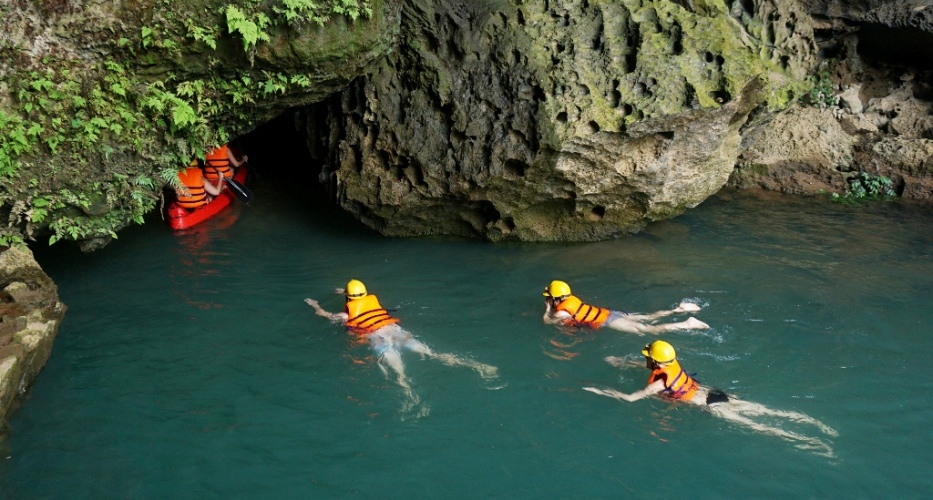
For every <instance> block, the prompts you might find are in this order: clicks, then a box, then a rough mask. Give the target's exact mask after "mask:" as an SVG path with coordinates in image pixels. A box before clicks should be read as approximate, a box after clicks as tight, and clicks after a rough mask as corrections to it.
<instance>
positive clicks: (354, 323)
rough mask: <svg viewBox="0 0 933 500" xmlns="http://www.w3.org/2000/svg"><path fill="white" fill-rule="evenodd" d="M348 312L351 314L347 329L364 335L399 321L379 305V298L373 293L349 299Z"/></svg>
mask: <svg viewBox="0 0 933 500" xmlns="http://www.w3.org/2000/svg"><path fill="white" fill-rule="evenodd" d="M346 313H347V315H348V316H349V318H348V319H347V329H348V330H352V331H353V332H354V333H359V334H362V335H365V334H367V333H372V332H374V331H376V330H378V329H380V328H382V327H384V326H388V325H391V324H393V323H398V321H399V320H398V318H393V317H392V316H389V313H388V311H386V310H385V309H383V308H382V306H381V305H379V299H377V298H376V296H375V295H372V294H370V295H366V296H364V297H361V298H359V299H353V300H349V301H347V306H346Z"/></svg>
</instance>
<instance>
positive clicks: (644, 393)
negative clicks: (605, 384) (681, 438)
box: [583, 380, 664, 403]
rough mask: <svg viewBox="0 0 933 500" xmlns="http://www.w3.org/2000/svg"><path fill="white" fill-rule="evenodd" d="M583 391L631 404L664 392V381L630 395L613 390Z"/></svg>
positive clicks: (658, 381) (588, 388)
mask: <svg viewBox="0 0 933 500" xmlns="http://www.w3.org/2000/svg"><path fill="white" fill-rule="evenodd" d="M583 390H584V391H590V392H592V393H595V394H599V395H601V396H609V397H610V398H616V399H621V400H625V401H628V402H630V403H631V402H634V401H638V400H639V399H644V398H647V397H648V396H654V395H655V394H658V393H660V392H661V391H663V390H664V381H663V380H657V381H655V382H652V383H651V384H650V385H648V387H645V388H644V389H642V390H640V391H635V392H633V393H631V394H626V393H624V392H619V391H617V390H615V389H597V388H595V387H584V388H583Z"/></svg>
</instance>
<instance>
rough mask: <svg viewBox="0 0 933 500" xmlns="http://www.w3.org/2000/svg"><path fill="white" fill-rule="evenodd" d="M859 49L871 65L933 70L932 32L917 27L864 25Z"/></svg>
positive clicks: (859, 36) (860, 53) (859, 37)
mask: <svg viewBox="0 0 933 500" xmlns="http://www.w3.org/2000/svg"><path fill="white" fill-rule="evenodd" d="M856 50H857V51H858V54H859V56H860V57H861V58H862V59H863V60H864V61H866V62H868V63H869V64H872V65H877V66H903V67H907V68H915V69H918V70H921V71H927V70H933V33H927V32H925V31H922V30H920V29H917V28H911V27H904V28H891V27H888V26H883V25H880V24H863V25H862V26H861V27H860V28H859V31H858V48H857V49H856Z"/></svg>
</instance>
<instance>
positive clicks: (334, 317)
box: [305, 299, 347, 323]
mask: <svg viewBox="0 0 933 500" xmlns="http://www.w3.org/2000/svg"><path fill="white" fill-rule="evenodd" d="M305 302H306V303H307V304H308V305H309V306H311V307H312V308H314V313H315V314H317V315H318V316H323V317H325V318H327V319H329V320H331V321H337V322H341V323H343V322H345V321H346V320H347V313H343V312H339V313H332V312H327V311H325V310H324V308H323V307H321V304H319V303H318V301H316V300H314V299H305Z"/></svg>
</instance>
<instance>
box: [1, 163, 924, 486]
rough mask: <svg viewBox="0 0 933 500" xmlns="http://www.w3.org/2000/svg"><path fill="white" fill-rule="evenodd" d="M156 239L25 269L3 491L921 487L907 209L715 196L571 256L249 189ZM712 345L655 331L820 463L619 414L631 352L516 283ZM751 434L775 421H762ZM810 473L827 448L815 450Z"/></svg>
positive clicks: (635, 344)
mask: <svg viewBox="0 0 933 500" xmlns="http://www.w3.org/2000/svg"><path fill="white" fill-rule="evenodd" d="M254 191H255V193H256V200H257V201H256V202H255V203H254V204H253V205H252V206H249V207H244V206H241V205H240V204H237V206H236V207H234V208H233V209H232V210H231V211H230V212H229V213H228V214H226V216H225V217H224V218H223V219H222V220H219V221H211V222H209V223H207V224H206V225H204V226H202V227H200V228H197V230H196V231H194V232H193V233H192V234H187V235H180V236H179V235H173V234H172V233H171V232H170V231H169V230H168V229H167V228H166V226H164V225H162V224H161V222H160V221H158V218H157V217H156V218H155V219H154V220H151V221H150V223H149V224H146V225H144V226H140V227H134V228H131V229H129V230H127V231H124V232H123V233H121V235H120V239H119V240H118V241H116V242H114V243H113V244H111V245H110V246H108V247H107V248H105V249H104V250H102V251H100V252H97V253H94V254H90V255H85V254H80V253H78V252H76V251H73V249H71V248H70V247H67V246H65V245H56V247H53V248H52V249H50V250H40V249H37V258H38V259H39V260H40V263H41V264H42V265H43V266H44V267H45V268H46V269H47V271H48V272H49V274H50V275H51V276H52V277H53V278H54V279H55V280H56V282H57V283H58V284H59V288H60V294H61V297H62V299H63V301H64V302H65V303H66V304H67V305H68V306H69V311H68V314H67V317H66V319H65V323H64V325H63V326H62V329H61V332H60V334H59V337H58V340H57V342H56V344H55V348H54V351H53V354H52V357H51V359H50V361H49V363H48V365H47V366H46V368H45V370H44V371H43V372H42V374H41V376H40V377H39V380H38V382H37V383H36V385H35V386H34V388H33V389H32V391H31V393H30V395H29V398H28V401H27V402H26V404H25V406H24V407H23V408H22V409H21V410H20V411H19V412H18V413H16V415H15V416H14V418H13V419H12V421H11V425H12V435H11V437H10V439H9V442H8V443H7V449H6V451H5V456H6V459H5V460H3V461H2V462H0V485H2V486H0V492H2V494H3V496H5V497H7V498H17V499H19V498H309V497H310V498H341V497H351V496H354V497H364V498H367V497H368V498H375V497H379V498H412V497H416V498H425V497H428V498H431V497H433V498H438V497H445V498H446V497H451V498H478V497H516V498H570V497H576V498H618V497H636V498H644V497H649V496H651V497H655V496H677V497H688V498H704V497H746V498H747V497H752V496H754V497H771V498H774V497H824V496H830V497H860V498H865V497H882V496H891V495H898V496H900V497H923V496H927V495H929V494H930V492H931V491H933V479H931V475H929V473H928V470H929V463H930V462H931V460H933V453H931V451H930V450H929V442H930V439H929V435H930V433H929V426H930V424H931V422H933V405H931V404H930V402H929V401H930V396H929V395H930V393H931V390H933V387H931V385H933V383H931V377H930V376H929V374H930V372H929V364H928V363H929V361H928V359H929V357H930V354H931V352H933V336H931V335H930V334H931V327H930V325H931V324H933V312H931V307H930V306H931V288H933V287H931V283H933V258H931V248H933V210H931V209H930V208H923V207H911V206H904V205H899V204H875V205H869V206H864V207H858V208H852V207H842V206H838V205H834V204H832V203H829V202H827V201H826V200H825V199H824V200H820V199H798V198H783V197H780V196H774V195H771V196H768V197H767V198H765V199H762V198H757V197H754V196H751V195H748V194H738V193H726V194H722V195H719V196H717V197H715V198H713V199H710V200H708V201H707V202H705V203H704V204H702V205H701V206H700V207H698V208H697V209H695V210H692V211H690V212H689V213H687V214H685V215H684V216H681V217H678V218H677V219H674V220H672V221H668V222H663V223H658V224H655V225H653V226H652V227H650V228H649V229H648V230H646V231H645V232H644V233H642V234H640V235H637V236H635V237H632V238H626V239H622V240H617V241H609V242H602V243H593V244H567V245H550V244H549V245H543V244H502V245H493V244H487V243H481V242H473V241H451V240H443V239H425V240H394V239H385V238H382V237H379V236H377V235H374V234H372V233H371V232H369V231H368V230H366V229H365V228H363V227H362V226H360V225H359V224H358V223H356V222H354V221H353V220H351V219H350V218H349V217H348V216H346V215H344V214H341V213H339V212H338V211H336V210H334V209H333V208H329V207H327V206H326V205H322V204H320V203H313V202H308V201H305V199H304V198H305V197H304V196H303V195H302V193H301V192H299V191H297V190H291V189H287V188H285V187H282V185H281V184H277V183H275V182H273V181H272V180H269V179H267V180H265V181H260V182H259V183H257V184H255V185H254ZM349 278H359V279H361V280H363V281H365V282H366V284H367V285H368V287H369V289H370V291H371V292H372V293H375V294H377V295H378V296H379V297H380V299H381V300H382V302H383V305H384V306H386V307H389V308H393V309H396V310H397V311H396V312H395V314H396V315H397V316H399V317H401V318H402V325H403V326H405V327H406V328H407V329H408V330H410V331H411V332H413V333H414V334H415V335H416V336H417V337H418V338H419V339H421V340H422V341H423V342H425V343H426V344H428V345H430V346H431V347H432V348H434V349H435V350H437V351H440V352H447V353H453V354H456V355H459V356H462V357H465V358H470V359H474V360H477V361H480V362H484V363H489V364H492V365H495V366H498V367H499V373H500V376H499V378H498V379H497V380H484V379H482V378H481V377H479V376H478V375H477V374H476V373H475V372H473V371H471V370H469V369H467V368H462V367H449V366H446V365H444V364H442V363H440V362H439V361H437V360H433V359H421V358H420V357H419V356H417V355H415V354H412V353H406V354H405V355H404V361H405V363H406V365H407V372H408V375H409V376H410V378H411V380H412V385H413V391H414V393H415V394H416V395H417V397H419V398H420V400H421V405H420V406H419V408H418V412H420V413H421V415H420V416H419V414H418V413H417V412H415V413H413V412H411V411H409V410H407V409H406V408H405V407H404V403H405V398H404V395H403V393H402V391H401V390H400V388H399V387H398V386H397V385H396V384H395V382H394V381H393V380H392V379H387V378H386V376H384V375H383V373H382V372H381V370H380V369H379V366H378V365H377V364H376V363H375V361H374V359H373V357H372V352H371V350H370V349H369V347H368V346H366V345H356V344H354V343H352V342H350V340H349V338H348V336H347V335H346V334H345V333H344V332H343V330H342V328H341V327H340V326H338V325H334V324H332V323H330V322H328V321H327V320H326V319H324V318H321V317H318V316H315V315H314V314H313V312H312V310H311V309H310V308H309V307H308V306H307V305H305V304H304V302H303V299H304V298H305V297H314V298H317V299H319V300H320V301H321V304H322V305H323V306H324V307H325V308H327V309H330V310H332V311H334V310H339V309H340V308H341V307H342V299H341V297H340V296H338V295H336V294H335V293H334V289H335V288H336V287H341V286H343V285H344V284H345V283H346V281H347V280H348V279H349ZM552 279H564V280H566V281H568V282H569V283H570V284H571V286H572V287H573V289H574V292H576V293H577V294H578V295H579V296H580V297H581V298H582V299H584V300H585V301H589V302H591V303H594V304H598V305H604V306H609V307H614V308H617V309H625V310H628V311H641V312H649V311H653V310H656V309H662V308H669V307H672V306H674V305H676V304H677V303H678V302H679V301H681V300H683V299H687V300H690V301H694V302H697V303H699V304H702V305H703V306H704V309H703V310H702V311H701V312H700V313H698V315H697V317H698V318H700V319H702V320H703V321H705V322H707V323H709V324H710V325H711V326H712V328H711V329H710V330H709V331H704V332H696V331H694V332H684V333H672V334H667V335H664V336H662V338H664V339H666V340H669V341H670V342H671V343H673V344H674V345H675V347H676V348H677V349H678V355H679V358H680V359H681V361H682V364H683V365H684V367H685V368H686V369H687V370H688V371H695V372H697V373H698V375H697V377H698V378H699V379H700V380H701V381H702V382H704V383H706V384H708V385H711V386H714V387H720V388H723V389H725V390H727V391H729V392H732V393H735V394H738V395H740V396H742V397H743V398H744V399H747V400H749V401H754V402H757V403H761V404H764V405H766V406H768V407H770V408H775V409H782V410H792V411H797V412H801V413H805V414H807V415H809V416H811V417H814V418H817V419H819V420H820V421H822V422H824V423H826V424H827V425H829V426H831V427H832V428H834V429H835V430H836V431H838V433H839V435H838V437H828V436H821V435H820V434H818V433H817V434H815V433H814V432H816V431H814V429H812V428H808V427H806V426H794V425H793V424H788V423H784V424H780V425H786V427H787V429H790V430H795V431H799V432H803V433H807V434H809V435H813V436H818V437H821V439H824V441H825V442H826V443H827V445H828V446H829V447H831V449H832V452H831V453H830V454H818V453H814V452H811V451H807V450H803V449H799V448H798V447H796V446H795V443H794V442H791V441H787V440H784V439H781V438H778V437H774V436H770V435H764V434H761V433H758V432H755V431H752V430H749V429H747V428H744V427H740V426H737V425H735V424H731V423H728V422H725V421H723V420H722V419H720V418H717V417H716V416H714V415H712V414H710V413H709V412H707V411H704V410H702V409H699V408H697V407H694V406H692V405H672V404H669V403H666V402H663V401H660V400H654V399H651V400H643V401H639V402H636V403H625V402H619V401H616V400H613V399H609V398H605V397H600V396H597V395H594V394H590V393H588V392H585V391H583V390H581V388H582V387H583V386H589V385H594V386H598V387H606V388H610V387H611V388H616V389H619V390H623V391H627V392H631V391H634V390H636V389H639V388H641V387H643V385H644V382H645V379H646V377H647V374H648V373H647V371H646V370H643V369H638V368H631V369H621V370H620V369H617V368H614V367H612V366H610V365H608V364H607V363H605V362H603V361H602V358H603V357H605V356H607V355H617V356H626V355H629V356H631V357H632V359H638V358H639V355H638V352H639V350H640V349H641V347H642V346H643V345H644V344H645V342H646V341H648V340H650V339H651V337H638V336H635V335H631V334H623V333H618V332H613V331H598V332H562V331H559V330H557V329H555V328H554V327H551V326H548V325H545V324H543V322H542V321H541V314H542V312H543V305H542V297H541V290H542V288H543V287H544V286H545V285H546V284H547V283H548V282H549V281H550V280H552ZM776 424H777V423H776ZM827 455H829V456H827Z"/></svg>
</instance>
